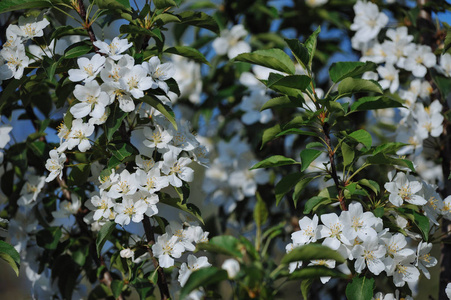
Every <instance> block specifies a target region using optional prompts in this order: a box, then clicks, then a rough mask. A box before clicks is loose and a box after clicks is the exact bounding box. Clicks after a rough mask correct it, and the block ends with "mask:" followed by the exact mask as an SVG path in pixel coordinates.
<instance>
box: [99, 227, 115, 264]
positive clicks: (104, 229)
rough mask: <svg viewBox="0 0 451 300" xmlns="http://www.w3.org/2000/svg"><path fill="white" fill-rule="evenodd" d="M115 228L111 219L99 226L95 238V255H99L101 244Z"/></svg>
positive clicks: (103, 243)
mask: <svg viewBox="0 0 451 300" xmlns="http://www.w3.org/2000/svg"><path fill="white" fill-rule="evenodd" d="M115 228H116V223H115V222H113V221H108V222H106V223H105V224H104V225H103V226H102V228H100V231H99V233H98V235H97V239H96V250H97V255H98V256H99V257H100V251H102V248H103V245H105V242H106V241H107V240H108V239H109V238H110V236H111V234H112V233H113V230H114V229H115Z"/></svg>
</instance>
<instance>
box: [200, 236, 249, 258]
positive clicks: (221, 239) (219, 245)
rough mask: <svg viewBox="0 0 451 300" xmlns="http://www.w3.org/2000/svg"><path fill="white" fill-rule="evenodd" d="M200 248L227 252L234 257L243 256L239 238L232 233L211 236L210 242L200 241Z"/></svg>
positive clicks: (219, 252) (215, 251) (221, 252)
mask: <svg viewBox="0 0 451 300" xmlns="http://www.w3.org/2000/svg"><path fill="white" fill-rule="evenodd" d="M196 248H197V249H198V250H206V251H209V252H213V253H218V254H225V255H229V256H232V257H243V253H241V250H240V248H241V247H240V242H239V240H238V239H237V238H236V237H234V236H231V235H220V236H215V237H213V238H211V239H210V240H209V241H208V243H198V244H197V245H196Z"/></svg>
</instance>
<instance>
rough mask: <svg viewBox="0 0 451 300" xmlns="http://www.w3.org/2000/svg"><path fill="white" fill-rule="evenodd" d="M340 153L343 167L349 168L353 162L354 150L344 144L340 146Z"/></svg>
mask: <svg viewBox="0 0 451 300" xmlns="http://www.w3.org/2000/svg"><path fill="white" fill-rule="evenodd" d="M341 153H342V154H343V165H344V166H349V165H350V164H351V163H352V162H353V160H354V155H355V154H354V148H352V147H350V146H349V145H348V144H346V143H342V144H341Z"/></svg>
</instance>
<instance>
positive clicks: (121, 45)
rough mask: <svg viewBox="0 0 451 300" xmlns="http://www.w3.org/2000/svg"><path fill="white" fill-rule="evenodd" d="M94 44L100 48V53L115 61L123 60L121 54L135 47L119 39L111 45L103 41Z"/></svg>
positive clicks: (115, 39) (116, 38)
mask: <svg viewBox="0 0 451 300" xmlns="http://www.w3.org/2000/svg"><path fill="white" fill-rule="evenodd" d="M93 44H94V46H96V47H97V48H99V52H100V53H103V54H106V55H107V56H108V57H110V58H111V59H114V60H119V59H121V58H122V57H123V55H122V54H121V53H123V52H124V51H126V50H127V49H128V48H130V47H131V46H133V44H132V43H128V41H127V40H126V39H119V38H118V37H115V38H114V39H113V40H112V41H111V44H109V45H108V44H107V43H105V42H103V41H95V42H94V43H93Z"/></svg>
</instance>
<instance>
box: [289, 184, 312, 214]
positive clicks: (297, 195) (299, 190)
mask: <svg viewBox="0 0 451 300" xmlns="http://www.w3.org/2000/svg"><path fill="white" fill-rule="evenodd" d="M312 180H313V177H306V178H303V179H302V180H300V181H299V182H298V183H296V185H295V186H294V192H293V203H294V207H297V204H298V201H299V199H300V198H301V194H302V191H303V190H304V189H305V187H306V186H307V185H308V184H309V183H310V181H312Z"/></svg>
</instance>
